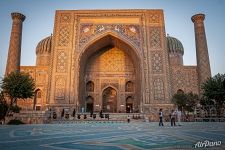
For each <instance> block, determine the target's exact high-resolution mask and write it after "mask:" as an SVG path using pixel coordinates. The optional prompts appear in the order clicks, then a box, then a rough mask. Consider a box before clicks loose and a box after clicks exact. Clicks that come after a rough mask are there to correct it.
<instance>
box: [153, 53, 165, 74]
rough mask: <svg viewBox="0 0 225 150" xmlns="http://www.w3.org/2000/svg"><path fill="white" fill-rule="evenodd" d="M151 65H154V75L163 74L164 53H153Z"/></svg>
mask: <svg viewBox="0 0 225 150" xmlns="http://www.w3.org/2000/svg"><path fill="white" fill-rule="evenodd" d="M151 64H152V71H153V73H154V74H161V73H163V63H162V53H160V52H152V59H151Z"/></svg>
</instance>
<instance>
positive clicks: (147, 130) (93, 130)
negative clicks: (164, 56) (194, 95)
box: [0, 122, 225, 150]
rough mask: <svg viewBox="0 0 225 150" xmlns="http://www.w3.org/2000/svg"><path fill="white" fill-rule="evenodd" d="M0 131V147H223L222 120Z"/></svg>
mask: <svg viewBox="0 0 225 150" xmlns="http://www.w3.org/2000/svg"><path fill="white" fill-rule="evenodd" d="M0 135H1V136H0V149H1V150H53V149H56V150H79V149H81V150H105V149H106V150H107V149H109V150H130V149H133V150H143V149H204V146H206V145H204V142H205V143H207V141H208V142H211V143H208V146H206V148H208V149H225V123H222V122H188V123H183V124H182V126H175V127H171V126H169V123H165V126H163V127H159V126H158V123H156V122H150V123H145V122H131V123H85V122H84V123H79V124H40V125H15V126H14V125H10V126H8V125H1V126H0ZM198 142H201V143H200V144H199V145H198V146H199V147H198V146H197V147H195V146H196V144H197V143H198ZM212 142H217V143H218V142H220V143H219V145H217V146H216V145H214V146H213V145H212V144H213V143H212ZM202 143H203V144H202ZM214 144H215V143H214ZM201 147H202V148H201Z"/></svg>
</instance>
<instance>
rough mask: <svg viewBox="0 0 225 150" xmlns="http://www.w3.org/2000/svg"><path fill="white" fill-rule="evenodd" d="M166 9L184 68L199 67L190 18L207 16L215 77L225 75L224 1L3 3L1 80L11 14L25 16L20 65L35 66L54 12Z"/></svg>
mask: <svg viewBox="0 0 225 150" xmlns="http://www.w3.org/2000/svg"><path fill="white" fill-rule="evenodd" d="M79 9H82V10H83V9H163V10H164V17H165V27H166V33H167V34H169V35H170V36H173V37H176V38H178V39H179V40H180V41H181V42H182V44H183V46H184V64H185V65H196V52H195V38H194V26H193V23H192V21H191V16H192V15H194V14H196V13H204V14H205V15H206V19H205V29H206V36H207V41H208V50H209V57H210V63H211V71H212V75H215V74H217V73H225V66H224V65H225V46H224V45H225V40H224V39H225V38H224V37H225V1H223V0H38V1H34V0H33V1H32V0H1V1H0V77H3V75H4V72H5V65H6V60H7V55H8V47H9V38H10V32H11V25H12V19H11V15H10V14H11V12H21V13H23V14H24V15H25V16H26V20H25V21H24V24H23V39H22V52H21V65H22V66H33V65H35V61H36V54H35V48H36V46H37V44H38V42H39V41H40V40H42V39H43V38H45V37H47V36H49V35H50V34H51V33H53V24H54V15H55V10H79Z"/></svg>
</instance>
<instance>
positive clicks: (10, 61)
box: [5, 13, 25, 75]
mask: <svg viewBox="0 0 225 150" xmlns="http://www.w3.org/2000/svg"><path fill="white" fill-rule="evenodd" d="M11 16H12V19H13V23H12V30H11V36H10V43H9V50H8V58H7V64H6V70H5V75H8V74H10V73H11V72H15V71H18V72H19V71H20V57H21V41H22V26H23V21H24V20H25V16H24V15H23V14H20V13H12V14H11Z"/></svg>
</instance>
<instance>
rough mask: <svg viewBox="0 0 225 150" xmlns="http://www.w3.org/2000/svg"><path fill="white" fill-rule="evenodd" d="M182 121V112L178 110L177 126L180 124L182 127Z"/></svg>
mask: <svg viewBox="0 0 225 150" xmlns="http://www.w3.org/2000/svg"><path fill="white" fill-rule="evenodd" d="M180 120H181V111H180V110H179V109H178V110H177V124H178V126H181V123H180Z"/></svg>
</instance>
